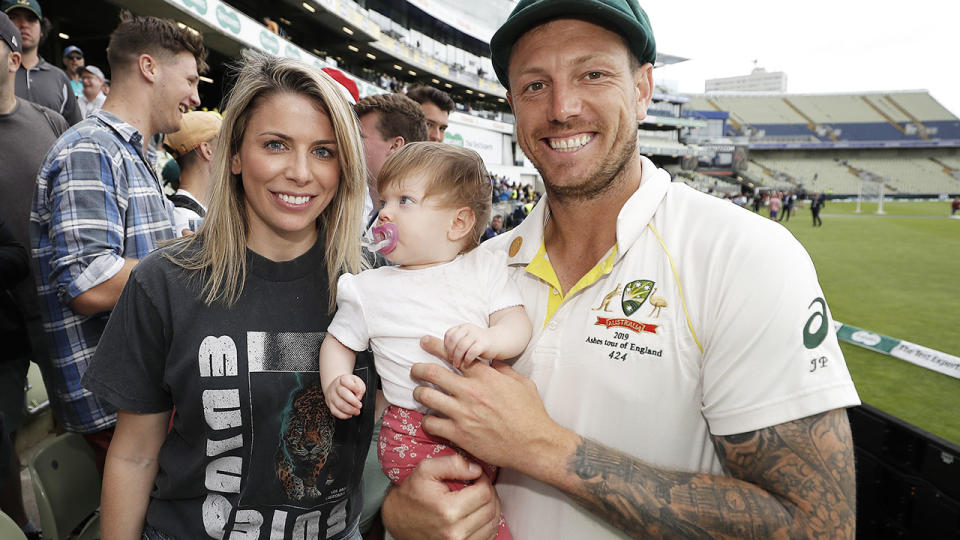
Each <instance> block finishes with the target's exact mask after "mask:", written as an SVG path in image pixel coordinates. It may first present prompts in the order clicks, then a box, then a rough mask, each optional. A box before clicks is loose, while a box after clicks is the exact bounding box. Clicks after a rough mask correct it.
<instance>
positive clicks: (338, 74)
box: [320, 67, 360, 105]
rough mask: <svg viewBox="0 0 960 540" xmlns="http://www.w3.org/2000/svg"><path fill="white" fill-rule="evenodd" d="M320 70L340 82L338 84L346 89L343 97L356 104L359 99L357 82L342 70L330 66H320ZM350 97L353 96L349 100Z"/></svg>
mask: <svg viewBox="0 0 960 540" xmlns="http://www.w3.org/2000/svg"><path fill="white" fill-rule="evenodd" d="M320 70H321V71H323V72H324V73H326V74H327V75H329V76H330V78H332V79H333V80H335V81H337V82H338V83H340V86H342V87H343V88H344V89H345V90H346V91H347V92H346V94H345V95H344V96H343V97H345V98H347V101H349V102H350V104H351V105H356V104H357V102H358V101H360V89H359V88H357V83H356V82H354V80H353V79H351V78H350V77H347V75H346V74H345V73H344V72H342V71H340V70H339V69H337V68H332V67H325V68H320ZM350 98H353V100H352V101H351V99H350Z"/></svg>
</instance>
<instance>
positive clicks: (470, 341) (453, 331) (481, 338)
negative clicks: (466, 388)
mask: <svg viewBox="0 0 960 540" xmlns="http://www.w3.org/2000/svg"><path fill="white" fill-rule="evenodd" d="M490 341H491V340H490V330H489V329H488V328H480V327H479V326H477V325H475V324H470V323H464V324H459V325H457V326H454V327H452V328H450V329H449V330H447V331H446V333H444V334H443V348H444V352H445V353H446V359H447V362H449V363H450V364H451V365H453V367H455V368H457V369H460V368H462V367H463V366H464V365H466V364H469V363H471V362H473V361H474V360H476V359H477V358H480V357H484V358H486V357H487V356H486V355H487V353H488V352H489V350H490Z"/></svg>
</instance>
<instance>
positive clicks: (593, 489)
mask: <svg viewBox="0 0 960 540" xmlns="http://www.w3.org/2000/svg"><path fill="white" fill-rule="evenodd" d="M714 445H715V447H716V449H717V453H718V454H719V456H720V459H721V461H722V462H723V463H724V466H725V467H726V469H727V471H728V472H729V474H730V476H729V477H727V476H714V475H708V474H692V473H682V472H674V471H665V470H662V469H658V468H655V467H653V466H651V465H649V464H647V463H644V462H642V461H640V460H639V459H636V458H634V457H631V456H629V455H626V454H624V453H623V452H619V451H617V450H613V449H611V448H608V447H606V446H604V445H602V444H600V443H597V442H595V441H592V440H590V439H585V438H581V439H580V441H579V444H578V446H577V449H576V451H575V452H574V453H573V455H572V456H570V458H569V461H568V463H567V466H568V470H567V471H566V472H567V473H569V474H570V475H571V476H572V477H574V478H576V479H577V480H575V481H573V482H569V483H568V482H564V484H565V486H564V487H562V488H561V489H564V491H566V492H568V493H569V494H570V495H572V496H573V497H574V498H575V499H576V500H577V501H578V502H579V503H580V504H581V505H582V506H583V507H585V508H587V509H589V510H590V511H592V512H593V513H595V514H597V515H598V516H599V517H600V518H601V519H603V520H604V521H606V522H608V523H610V524H611V525H613V526H614V527H617V528H619V529H621V530H623V531H625V532H626V533H628V534H630V535H632V536H639V537H668V538H678V537H682V538H829V539H836V538H853V537H854V529H855V510H854V504H855V493H854V491H855V482H854V467H853V441H852V439H851V437H850V425H849V423H848V421H847V414H846V411H844V410H842V409H837V410H833V411H829V412H826V413H823V414H818V415H815V416H811V417H808V418H802V419H800V420H795V421H792V422H787V423H784V424H780V425H777V426H773V427H770V428H765V429H761V430H758V431H754V432H750V433H742V434H738V435H729V436H723V437H714ZM568 478H570V477H568Z"/></svg>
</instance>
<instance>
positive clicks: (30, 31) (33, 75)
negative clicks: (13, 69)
mask: <svg viewBox="0 0 960 540" xmlns="http://www.w3.org/2000/svg"><path fill="white" fill-rule="evenodd" d="M2 2H3V3H2V6H3V7H2V10H3V12H4V13H6V14H7V15H9V16H10V20H11V21H13V24H14V25H16V27H17V28H18V29H19V30H20V35H21V36H22V38H23V42H22V43H21V47H22V49H23V58H22V59H21V60H20V71H18V72H17V96H18V97H22V98H24V99H28V100H30V101H32V102H34V103H39V104H40V105H43V106H44V107H47V108H50V109H53V110H55V111H57V112H58V113H60V114H61V115H62V116H63V118H64V119H65V120H66V121H67V123H68V124H70V125H71V126H72V125H74V124H76V123H77V122H79V121H80V120H82V119H83V115H82V114H81V112H80V107H79V105H78V104H77V96H76V94H74V90H73V87H72V86H71V84H70V77H67V74H66V73H64V72H63V70H62V69H60V68H58V67H56V66H54V65H53V64H50V63H48V62H47V61H46V60H44V59H43V58H42V57H41V56H40V54H39V53H38V52H37V48H38V47H39V46H40V43H41V42H42V41H43V39H45V38H46V32H49V28H50V21H47V20H46V19H44V18H43V11H42V10H41V9H40V3H39V2H37V0H2Z"/></svg>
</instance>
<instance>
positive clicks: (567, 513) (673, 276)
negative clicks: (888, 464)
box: [384, 0, 859, 540]
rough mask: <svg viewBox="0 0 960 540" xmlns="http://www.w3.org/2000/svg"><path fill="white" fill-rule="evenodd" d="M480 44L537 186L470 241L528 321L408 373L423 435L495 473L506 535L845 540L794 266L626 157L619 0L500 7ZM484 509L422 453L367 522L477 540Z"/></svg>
mask: <svg viewBox="0 0 960 540" xmlns="http://www.w3.org/2000/svg"><path fill="white" fill-rule="evenodd" d="M490 48H491V51H492V60H493V66H494V71H495V72H496V73H497V76H498V78H499V80H500V81H501V83H502V84H503V85H504V87H505V88H507V89H508V90H509V94H508V96H509V98H510V104H511V107H512V109H513V111H514V114H515V115H516V119H517V123H516V132H517V140H518V141H519V143H520V146H521V148H522V149H523V152H524V154H526V155H527V156H528V157H529V158H530V160H531V161H532V162H533V163H534V164H535V165H536V167H537V169H538V170H539V172H540V174H541V175H542V177H543V181H544V185H545V187H546V195H545V196H544V198H543V199H542V200H541V202H540V204H539V205H538V206H537V207H536V208H535V209H534V211H533V212H531V214H530V215H529V216H528V217H527V219H526V220H525V221H524V222H523V224H522V225H520V227H518V228H516V229H514V230H513V231H511V232H510V233H507V234H503V235H500V236H498V237H496V238H494V239H493V240H490V241H488V242H487V243H486V247H488V248H491V249H495V250H502V251H503V252H505V253H506V254H507V256H508V261H507V263H508V265H509V272H510V278H511V279H513V280H516V281H517V283H519V284H520V288H521V294H522V295H523V297H524V305H525V307H526V309H527V312H528V313H529V314H530V315H531V317H532V318H533V326H534V328H535V329H537V330H536V331H535V335H534V337H533V339H532V340H531V342H530V344H529V345H528V346H527V349H526V351H525V352H524V353H523V355H521V356H520V357H519V358H518V359H517V360H516V361H515V362H514V363H513V364H512V366H508V365H506V364H503V363H497V362H494V363H493V365H492V366H487V365H486V364H483V363H474V364H471V365H469V366H466V367H464V368H463V369H462V370H461V371H462V375H461V374H457V373H453V372H451V371H448V370H445V369H443V368H442V367H440V366H436V365H430V364H417V365H414V366H413V369H412V370H411V374H412V376H413V377H414V378H415V379H419V380H420V381H422V382H423V383H424V384H425V386H421V387H419V388H417V389H416V392H415V394H414V396H415V398H416V399H417V401H418V402H419V403H420V404H421V405H423V406H424V407H426V408H428V409H431V410H433V411H436V412H437V414H436V416H427V417H425V418H424V420H423V427H424V428H425V429H426V431H427V432H429V433H431V434H432V435H434V436H438V437H442V438H444V439H447V440H449V441H450V442H451V443H453V444H456V445H458V446H459V447H460V448H462V449H463V450H465V451H467V452H468V453H470V454H471V455H473V456H475V457H476V458H477V459H482V460H484V461H487V462H488V463H492V464H496V465H499V466H501V467H503V468H502V469H501V471H500V476H499V478H498V480H497V485H496V490H497V492H498V493H499V497H500V498H501V499H502V503H503V504H502V510H503V515H504V517H505V519H506V521H507V523H509V524H510V529H511V532H512V533H513V534H514V536H515V537H517V538H523V539H525V540H537V539H540V538H543V539H555V538H578V539H579V538H590V539H593V538H625V537H628V538H651V537H655V538H661V537H662V538H690V537H697V538H711V537H726V536H743V537H754V538H776V537H803V538H809V537H824V538H847V539H852V538H854V536H855V511H854V506H855V500H856V495H855V486H856V482H855V479H854V460H853V443H852V441H851V436H850V428H849V424H848V421H847V417H846V413H845V411H844V410H843V407H847V406H852V405H857V404H859V399H858V397H857V393H856V389H855V388H854V385H853V382H852V381H851V379H850V374H849V372H848V371H847V369H846V365H845V363H844V361H843V355H842V352H841V351H840V347H839V345H838V343H837V339H836V332H835V331H834V329H833V326H832V321H831V320H830V317H829V310H828V309H827V305H826V302H825V301H824V299H823V292H822V290H821V288H820V286H819V284H818V283H817V279H816V274H815V272H814V268H813V265H812V264H811V262H810V257H809V255H807V253H806V252H805V251H804V250H803V248H802V246H801V245H800V244H799V243H798V242H797V241H796V240H795V239H794V238H793V237H792V236H791V235H790V233H789V231H787V230H786V229H784V228H783V227H779V226H775V225H773V224H772V223H770V222H769V221H768V220H763V219H758V218H757V217H756V216H755V215H753V214H751V213H749V212H742V211H740V210H739V209H737V208H734V207H733V206H732V205H730V204H727V203H725V202H723V201H720V200H719V199H717V198H715V197H711V196H709V195H707V194H703V193H700V192H698V191H696V190H694V189H691V188H689V187H688V186H686V185H685V184H683V183H681V182H672V181H671V178H670V175H669V173H667V172H666V171H665V170H663V169H658V168H657V167H656V165H654V164H653V163H652V162H651V161H650V160H648V159H646V158H645V157H643V156H642V155H641V154H640V152H639V151H638V148H637V129H638V122H640V121H642V120H643V118H645V117H646V111H647V107H648V106H649V104H650V101H651V98H652V94H653V74H652V73H653V62H654V61H655V60H656V56H657V55H656V45H655V43H654V39H653V32H652V29H651V28H650V24H649V20H648V19H647V17H646V14H645V13H644V12H643V10H642V9H641V8H640V6H639V5H638V4H637V2H636V0H579V1H570V2H543V1H539V0H520V1H519V2H517V4H516V7H515V8H514V10H513V12H512V13H511V14H510V15H509V16H508V18H507V19H506V21H505V22H504V24H503V25H502V26H501V27H500V29H499V30H497V32H496V33H495V34H494V35H493V37H492V38H491V41H490ZM571 146H573V147H574V148H577V151H576V152H572V153H571V152H569V149H570V147H571ZM785 276H789V279H785ZM681 284H682V292H680V291H681ZM621 325H623V326H621ZM647 325H653V326H656V328H655V330H656V331H654V329H651V328H648V327H647ZM644 328H646V329H644ZM422 343H423V345H424V348H425V349H427V350H429V351H434V353H435V354H437V355H438V356H442V355H443V343H442V341H440V340H439V339H437V338H435V337H424V339H423V340H422ZM641 344H642V345H641ZM624 351H626V352H624ZM624 355H626V357H624ZM820 357H823V358H826V359H827V361H826V362H825V364H823V365H824V366H825V369H823V370H821V369H820V368H819V367H818V369H817V370H816V373H815V374H814V373H808V371H809V368H808V367H803V366H809V362H810V358H820ZM818 365H819V362H818ZM667 400H669V403H667ZM446 478H456V479H457V480H461V481H462V480H463V479H465V478H467V479H474V478H476V479H478V481H477V482H475V483H474V485H472V486H470V487H468V488H466V489H464V490H461V491H458V492H450V491H448V490H447V489H445V485H444V484H443V480H444V479H446ZM496 506H497V505H496V502H495V499H494V497H493V494H492V489H491V486H490V483H489V482H485V481H483V479H482V478H480V472H479V471H477V470H475V469H474V470H470V469H468V467H467V463H466V461H465V460H463V459H456V458H446V457H440V458H436V459H430V460H424V461H422V462H421V463H420V465H419V466H418V469H417V470H415V471H414V472H413V473H411V475H410V476H409V477H407V479H406V480H405V481H404V483H403V484H401V485H399V486H397V487H396V488H394V489H393V490H391V491H390V492H389V493H388V495H387V499H386V500H385V501H384V522H385V523H386V525H387V528H388V530H390V531H391V532H392V533H397V534H394V536H396V537H398V538H421V537H424V536H426V535H427V534H429V535H430V536H431V537H445V536H456V537H466V536H471V535H472V536H473V537H476V538H481V537H487V538H489V537H492V536H493V533H494V527H495V525H496V523H495V520H494V519H490V518H491V517H492V516H494V515H495V514H496ZM481 516H482V517H481ZM484 518H486V519H490V521H485V520H484Z"/></svg>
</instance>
